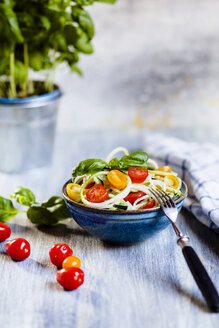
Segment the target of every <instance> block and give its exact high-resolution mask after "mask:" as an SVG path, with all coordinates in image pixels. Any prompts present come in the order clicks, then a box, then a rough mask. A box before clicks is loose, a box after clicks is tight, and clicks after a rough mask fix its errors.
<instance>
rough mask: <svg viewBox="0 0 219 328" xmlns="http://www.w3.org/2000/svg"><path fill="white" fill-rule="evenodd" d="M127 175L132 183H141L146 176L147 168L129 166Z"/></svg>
mask: <svg viewBox="0 0 219 328" xmlns="http://www.w3.org/2000/svg"><path fill="white" fill-rule="evenodd" d="M128 175H129V176H130V179H131V180H132V182H133V183H142V182H144V180H145V179H146V178H147V176H148V170H147V169H144V168H143V167H130V168H129V169H128Z"/></svg>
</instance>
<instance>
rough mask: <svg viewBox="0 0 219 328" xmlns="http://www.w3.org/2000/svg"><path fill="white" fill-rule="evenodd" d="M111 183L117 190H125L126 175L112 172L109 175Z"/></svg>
mask: <svg viewBox="0 0 219 328" xmlns="http://www.w3.org/2000/svg"><path fill="white" fill-rule="evenodd" d="M107 178H108V180H109V183H110V184H111V185H112V186H113V187H114V188H116V189H124V188H125V187H126V186H127V178H126V175H125V174H124V173H122V172H120V171H119V170H112V171H110V172H108V173H107Z"/></svg>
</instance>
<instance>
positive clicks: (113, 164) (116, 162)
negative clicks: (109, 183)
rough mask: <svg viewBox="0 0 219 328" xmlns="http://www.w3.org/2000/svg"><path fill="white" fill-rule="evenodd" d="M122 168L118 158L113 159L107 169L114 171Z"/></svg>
mask: <svg viewBox="0 0 219 328" xmlns="http://www.w3.org/2000/svg"><path fill="white" fill-rule="evenodd" d="M119 166H120V164H119V160H118V158H117V157H116V158H113V159H111V161H110V162H109V163H108V164H107V167H108V168H109V169H110V170H112V169H118V168H119Z"/></svg>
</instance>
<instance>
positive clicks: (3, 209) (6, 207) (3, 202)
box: [0, 196, 20, 222]
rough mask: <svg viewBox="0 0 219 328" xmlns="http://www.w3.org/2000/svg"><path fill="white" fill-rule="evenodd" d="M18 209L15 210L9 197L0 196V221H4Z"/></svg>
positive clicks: (17, 211)
mask: <svg viewBox="0 0 219 328" xmlns="http://www.w3.org/2000/svg"><path fill="white" fill-rule="evenodd" d="M19 212H20V211H19V210H17V209H16V208H15V207H14V205H13V203H12V201H11V200H10V199H7V198H4V197H2V196H0V221H1V222H6V221H8V220H9V219H11V218H13V217H14V216H15V215H16V214H18V213H19Z"/></svg>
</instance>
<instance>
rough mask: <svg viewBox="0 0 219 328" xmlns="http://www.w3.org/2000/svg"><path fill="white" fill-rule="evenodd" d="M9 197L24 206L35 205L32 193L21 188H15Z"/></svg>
mask: <svg viewBox="0 0 219 328" xmlns="http://www.w3.org/2000/svg"><path fill="white" fill-rule="evenodd" d="M11 197H12V198H15V200H16V202H18V203H19V204H22V205H24V206H31V205H32V204H34V203H36V200H35V196H34V194H33V193H32V191H31V190H30V189H27V188H23V187H17V188H16V189H15V190H14V192H13V194H12V195H11Z"/></svg>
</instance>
